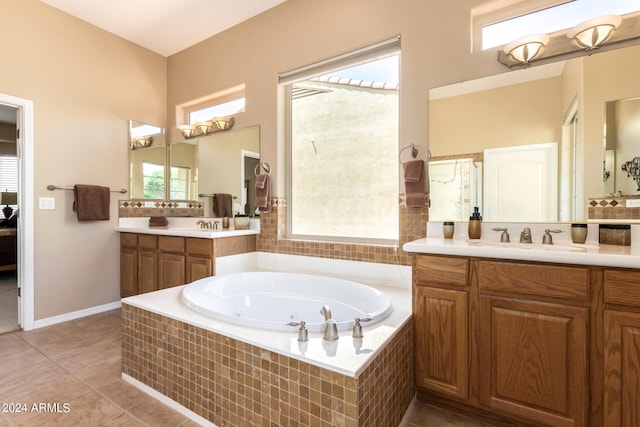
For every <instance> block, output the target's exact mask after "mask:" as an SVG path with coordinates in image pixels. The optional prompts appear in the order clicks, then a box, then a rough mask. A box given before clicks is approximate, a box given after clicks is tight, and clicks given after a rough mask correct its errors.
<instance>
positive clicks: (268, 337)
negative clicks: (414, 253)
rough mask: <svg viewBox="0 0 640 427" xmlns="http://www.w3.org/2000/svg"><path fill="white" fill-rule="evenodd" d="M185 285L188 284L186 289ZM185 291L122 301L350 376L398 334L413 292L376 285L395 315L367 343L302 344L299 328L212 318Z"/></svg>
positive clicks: (367, 330)
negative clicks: (190, 305)
mask: <svg viewBox="0 0 640 427" xmlns="http://www.w3.org/2000/svg"><path fill="white" fill-rule="evenodd" d="M184 286H187V285H184ZM184 286H177V287H174V288H168V289H163V290H160V291H156V292H150V293H146V294H141V295H136V296H132V297H128V298H125V299H123V300H122V303H123V304H129V305H132V306H135V307H138V308H142V309H144V310H147V311H151V312H153V313H158V314H161V315H163V316H167V317H169V318H172V319H175V320H179V321H183V322H187V323H189V324H191V325H195V326H197V327H200V328H203V329H207V330H210V331H213V332H216V333H219V334H222V335H225V336H228V337H230V338H233V339H237V340H240V341H243V342H246V343H249V344H252V345H256V346H258V347H261V348H266V349H268V350H271V351H274V352H276V353H279V354H283V355H285V356H288V357H292V358H294V359H298V360H301V361H303V362H307V363H310V364H312V365H315V366H319V367H321V368H326V369H330V370H332V371H334V372H339V373H341V374H344V375H348V376H351V377H354V378H355V377H357V376H358V374H359V373H360V372H361V371H362V370H363V369H364V368H365V367H366V366H367V365H368V363H369V362H370V361H371V360H372V359H373V357H374V356H375V355H376V354H377V353H378V351H379V350H380V349H381V347H382V344H384V343H385V342H387V340H389V339H390V338H391V337H392V336H393V335H395V333H396V331H397V330H398V329H399V328H400V327H401V326H402V325H403V324H404V323H405V322H407V321H408V319H409V318H410V317H411V289H403V288H395V287H380V286H372V287H375V288H376V289H378V290H380V291H382V292H384V293H385V294H386V295H387V296H388V297H389V298H390V299H391V304H392V306H393V312H392V313H391V314H390V315H389V317H387V318H386V319H384V320H383V321H381V322H379V323H377V324H375V325H372V326H368V327H367V326H366V324H363V332H364V338H360V339H354V338H352V337H351V330H348V331H342V332H340V339H338V340H337V341H331V342H328V341H324V340H323V339H322V333H321V332H309V341H307V342H303V343H301V342H298V335H297V328H295V327H292V329H291V332H278V331H269V330H261V329H253V328H247V327H243V326H238V325H233V324H230V323H226V322H222V321H219V320H215V319H211V318H209V317H206V316H204V315H202V314H199V313H197V312H195V311H193V310H191V309H190V308H188V307H187V306H186V304H185V303H184V302H183V301H182V289H183V288H184Z"/></svg>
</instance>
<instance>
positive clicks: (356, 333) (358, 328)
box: [351, 317, 373, 338]
mask: <svg viewBox="0 0 640 427" xmlns="http://www.w3.org/2000/svg"><path fill="white" fill-rule="evenodd" d="M371 320H373V318H371V317H362V318H361V317H356V320H355V321H354V323H353V333H352V334H351V336H352V337H353V338H363V337H364V334H363V333H362V325H361V324H360V322H369V321H371Z"/></svg>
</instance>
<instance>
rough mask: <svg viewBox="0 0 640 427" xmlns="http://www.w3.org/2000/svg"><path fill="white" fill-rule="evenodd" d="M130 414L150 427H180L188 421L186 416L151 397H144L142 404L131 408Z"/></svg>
mask: <svg viewBox="0 0 640 427" xmlns="http://www.w3.org/2000/svg"><path fill="white" fill-rule="evenodd" d="M128 412H129V413H130V414H132V415H133V416H134V417H136V418H137V419H139V420H141V421H142V422H145V423H147V424H149V425H150V426H179V425H180V424H182V423H184V422H185V421H186V420H187V418H186V417H185V416H184V415H182V414H179V413H178V412H176V411H174V410H173V409H171V408H169V407H168V406H166V405H164V404H162V403H160V402H159V401H157V400H156V399H154V398H152V397H151V396H143V398H142V402H141V403H140V404H138V405H136V406H134V407H132V408H130V409H129V410H128Z"/></svg>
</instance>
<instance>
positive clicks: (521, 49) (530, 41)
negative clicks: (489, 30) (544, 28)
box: [502, 34, 549, 64]
mask: <svg viewBox="0 0 640 427" xmlns="http://www.w3.org/2000/svg"><path fill="white" fill-rule="evenodd" d="M547 43H549V36H548V35H546V34H530V35H528V36H524V37H520V38H518V39H516V40H514V41H512V42H511V43H509V44H507V45H506V46H505V47H504V48H503V49H502V51H503V52H504V53H505V54H507V55H509V56H510V57H511V59H512V60H514V61H516V62H519V63H521V64H528V63H529V62H530V61H531V60H533V59H534V58H535V57H536V56H538V55H540V52H542V49H543V48H544V47H545V46H546V45H547Z"/></svg>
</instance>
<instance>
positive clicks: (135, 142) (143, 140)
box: [130, 135, 153, 150]
mask: <svg viewBox="0 0 640 427" xmlns="http://www.w3.org/2000/svg"><path fill="white" fill-rule="evenodd" d="M151 144H153V137H152V136H149V135H146V136H138V137H135V138H131V142H130V145H131V149H132V150H137V149H138V148H144V147H148V146H150V145H151Z"/></svg>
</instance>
